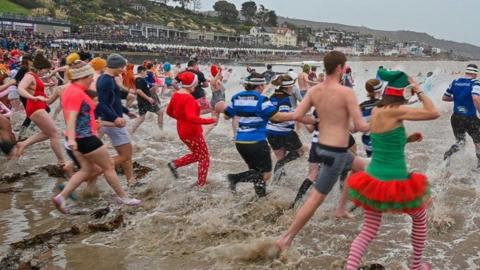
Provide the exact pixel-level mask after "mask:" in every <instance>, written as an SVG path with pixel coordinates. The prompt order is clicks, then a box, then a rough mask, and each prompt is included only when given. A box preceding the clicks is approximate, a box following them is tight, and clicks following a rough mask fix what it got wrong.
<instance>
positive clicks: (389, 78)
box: [377, 68, 413, 100]
mask: <svg viewBox="0 0 480 270" xmlns="http://www.w3.org/2000/svg"><path fill="white" fill-rule="evenodd" d="M377 74H378V76H379V78H380V79H381V80H383V81H386V82H387V83H388V85H387V87H386V88H385V92H384V94H385V95H386V96H397V97H403V98H404V99H405V100H408V99H410V97H411V96H412V95H413V93H412V88H411V87H410V82H409V81H408V75H407V74H406V73H405V72H403V71H397V70H386V69H383V68H380V69H379V70H378V73H377Z"/></svg>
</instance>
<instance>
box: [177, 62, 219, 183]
mask: <svg viewBox="0 0 480 270" xmlns="http://www.w3.org/2000/svg"><path fill="white" fill-rule="evenodd" d="M177 80H179V81H180V83H181V88H180V90H179V91H177V92H175V93H174V94H173V96H172V99H171V100H170V103H169V104H168V107H167V114H168V115H169V116H170V117H172V118H174V119H176V120H177V132H178V136H179V137H180V139H181V140H182V141H183V143H185V145H186V146H187V147H188V148H189V149H190V151H191V153H190V154H187V155H185V156H183V157H181V158H179V159H176V160H174V161H172V162H170V163H168V168H169V169H170V171H171V172H172V174H173V176H174V177H175V178H178V172H177V169H178V168H180V167H183V166H187V165H190V164H192V163H195V162H198V181H197V185H198V186H200V187H202V186H205V185H206V184H207V175H208V168H209V166H210V155H209V153H208V147H207V143H206V142H205V138H204V137H203V130H202V125H210V124H213V123H215V121H216V119H214V118H200V105H199V104H198V103H197V102H196V100H195V98H194V97H193V96H192V93H193V91H195V89H196V87H197V84H198V76H197V75H196V74H195V73H193V72H190V71H187V72H182V73H180V74H179V75H178V76H177Z"/></svg>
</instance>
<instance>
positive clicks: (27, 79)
mask: <svg viewBox="0 0 480 270" xmlns="http://www.w3.org/2000/svg"><path fill="white" fill-rule="evenodd" d="M51 67H52V66H51V63H50V61H48V59H47V58H45V56H44V55H43V53H42V52H37V54H36V55H35V58H34V59H33V67H32V69H31V71H29V72H28V73H26V74H25V76H24V77H23V79H22V81H21V82H20V83H19V85H18V93H19V94H20V95H22V96H23V97H25V98H27V102H26V107H25V112H26V114H27V117H28V118H29V119H31V120H32V121H33V122H34V123H35V124H36V125H37V126H38V128H39V129H40V132H39V133H36V134H34V135H32V136H30V137H29V138H28V139H27V140H25V141H23V142H19V143H17V157H20V156H21V155H23V152H24V151H25V149H26V148H27V147H28V146H30V145H33V144H36V143H39V142H42V141H45V140H48V139H49V140H50V146H51V147H52V150H53V152H54V153H55V156H56V157H57V163H58V165H61V166H63V165H64V164H65V158H64V155H63V151H62V143H61V142H60V135H59V134H58V132H57V128H56V127H55V122H54V121H53V119H52V117H50V115H49V114H48V112H49V111H50V108H49V107H48V102H49V99H48V97H47V95H46V93H45V84H44V83H43V81H42V80H41V79H40V77H42V76H44V75H45V74H47V73H48V71H49V70H50V68H51Z"/></svg>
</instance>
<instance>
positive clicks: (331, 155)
mask: <svg viewBox="0 0 480 270" xmlns="http://www.w3.org/2000/svg"><path fill="white" fill-rule="evenodd" d="M314 149H315V154H316V157H317V158H318V160H319V161H320V162H319V163H321V164H322V166H321V167H320V170H319V172H318V174H317V178H316V180H315V189H316V190H317V191H318V192H320V193H322V194H323V195H328V193H330V191H331V190H332V188H333V186H334V185H335V183H336V182H337V180H338V178H339V176H340V175H341V174H342V173H343V172H345V171H350V170H351V169H352V166H353V160H354V156H353V154H352V153H350V152H349V151H348V148H340V147H332V146H327V145H322V144H316V145H315V148H314Z"/></svg>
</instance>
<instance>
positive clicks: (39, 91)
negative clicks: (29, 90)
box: [25, 72, 48, 118]
mask: <svg viewBox="0 0 480 270" xmlns="http://www.w3.org/2000/svg"><path fill="white" fill-rule="evenodd" d="M29 73H30V74H31V75H32V76H33V77H34V78H35V85H36V87H35V92H34V93H33V96H35V97H39V96H42V97H45V98H47V95H46V94H45V84H43V82H42V80H40V78H39V77H38V75H37V74H35V73H33V72H29ZM47 108H48V105H47V103H45V102H42V101H36V100H31V99H27V106H26V108H25V112H26V114H27V117H28V118H30V117H31V116H32V114H33V113H34V112H36V111H38V110H46V109H47Z"/></svg>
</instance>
